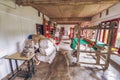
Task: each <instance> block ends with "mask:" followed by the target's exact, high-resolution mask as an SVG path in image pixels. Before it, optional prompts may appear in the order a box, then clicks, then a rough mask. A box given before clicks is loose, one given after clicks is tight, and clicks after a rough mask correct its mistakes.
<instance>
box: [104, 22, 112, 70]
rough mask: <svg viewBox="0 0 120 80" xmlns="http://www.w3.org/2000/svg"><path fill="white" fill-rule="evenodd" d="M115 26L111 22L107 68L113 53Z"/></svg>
mask: <svg viewBox="0 0 120 80" xmlns="http://www.w3.org/2000/svg"><path fill="white" fill-rule="evenodd" d="M113 27H114V25H113V24H111V25H110V28H109V29H110V33H109V37H108V39H109V40H108V54H107V57H106V61H105V70H106V69H108V67H109V63H110V55H111V48H112V40H113V36H114V32H113Z"/></svg>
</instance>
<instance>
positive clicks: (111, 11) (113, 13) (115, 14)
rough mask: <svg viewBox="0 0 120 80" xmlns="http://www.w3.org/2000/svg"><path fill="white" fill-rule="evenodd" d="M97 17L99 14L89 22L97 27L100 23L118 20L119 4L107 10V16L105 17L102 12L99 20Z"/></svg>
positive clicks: (119, 13) (119, 16)
mask: <svg viewBox="0 0 120 80" xmlns="http://www.w3.org/2000/svg"><path fill="white" fill-rule="evenodd" d="M99 16H100V14H97V15H95V16H94V17H93V18H92V21H91V23H92V25H97V24H98V23H100V22H101V21H106V20H111V19H115V18H120V3H118V4H116V5H114V6H112V7H111V8H109V15H106V10H104V11H103V12H102V17H101V18H100V17H99Z"/></svg>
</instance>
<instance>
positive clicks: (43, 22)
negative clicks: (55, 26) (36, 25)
mask: <svg viewBox="0 0 120 80" xmlns="http://www.w3.org/2000/svg"><path fill="white" fill-rule="evenodd" d="M42 20H43V30H44V35H45V19H44V14H42Z"/></svg>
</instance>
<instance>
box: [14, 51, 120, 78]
mask: <svg viewBox="0 0 120 80" xmlns="http://www.w3.org/2000/svg"><path fill="white" fill-rule="evenodd" d="M112 64H114V63H112ZM114 66H115V65H114ZM116 67H118V69H119V66H116ZM36 70H37V71H36V72H35V75H34V76H33V77H32V78H31V79H30V80H120V76H119V75H120V72H119V71H118V70H116V69H115V68H114V67H113V66H111V65H110V67H109V68H108V70H106V71H103V70H100V69H99V68H97V67H87V66H86V67H85V66H70V67H69V68H68V67H67V63H66V60H65V57H64V56H63V55H62V54H59V53H58V54H57V56H56V58H55V59H54V61H53V63H52V64H48V63H43V62H41V63H40V65H38V66H36ZM14 80H24V79H23V78H21V77H16V78H15V79H14Z"/></svg>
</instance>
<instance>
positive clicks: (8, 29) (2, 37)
mask: <svg viewBox="0 0 120 80" xmlns="http://www.w3.org/2000/svg"><path fill="white" fill-rule="evenodd" d="M1 1H3V3H1ZM1 1H0V80H1V79H2V78H3V77H5V76H6V75H7V74H8V73H10V66H9V62H8V60H6V59H4V58H3V56H5V55H10V54H13V53H15V52H16V51H17V50H18V48H19V50H20V51H22V49H23V47H24V41H25V39H26V38H27V36H28V35H29V34H34V33H36V23H38V24H42V18H41V17H38V11H37V10H35V9H34V8H32V7H29V6H28V7H19V6H17V5H16V6H15V3H13V2H11V1H10V0H9V1H6V0H1ZM4 1H6V2H4ZM4 4H5V5H4ZM7 5H8V6H7ZM21 63H22V62H21V61H19V65H20V64H21ZM13 64H14V62H13ZM13 67H14V69H15V65H14V66H13Z"/></svg>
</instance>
